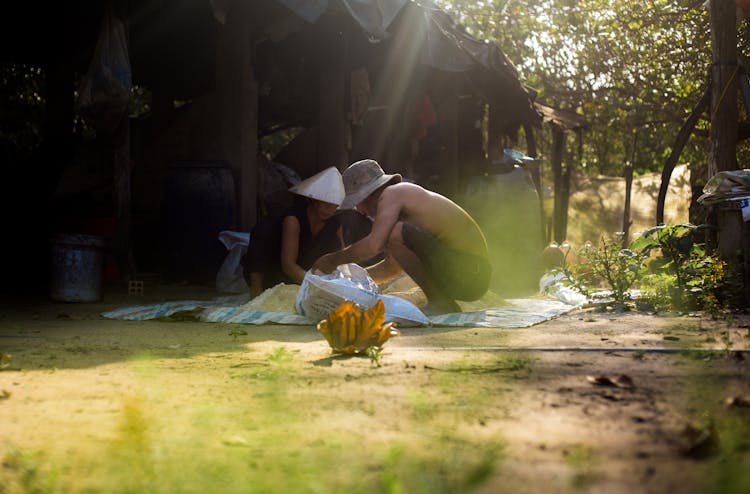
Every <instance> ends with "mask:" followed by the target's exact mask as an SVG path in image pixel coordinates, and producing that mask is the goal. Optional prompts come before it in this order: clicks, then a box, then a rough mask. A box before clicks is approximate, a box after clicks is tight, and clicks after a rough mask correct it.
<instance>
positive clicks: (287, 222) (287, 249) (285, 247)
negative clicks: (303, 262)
mask: <svg viewBox="0 0 750 494" xmlns="http://www.w3.org/2000/svg"><path fill="white" fill-rule="evenodd" d="M299 232H300V224H299V221H298V220H297V218H296V217H294V216H287V217H285V218H284V221H283V222H282V223H281V270H282V271H283V272H284V274H286V275H287V276H288V277H289V278H290V279H291V280H292V281H294V282H295V283H298V284H301V283H302V280H303V278H304V277H305V270H304V269H302V266H300V265H299V264H297V256H298V255H299Z"/></svg>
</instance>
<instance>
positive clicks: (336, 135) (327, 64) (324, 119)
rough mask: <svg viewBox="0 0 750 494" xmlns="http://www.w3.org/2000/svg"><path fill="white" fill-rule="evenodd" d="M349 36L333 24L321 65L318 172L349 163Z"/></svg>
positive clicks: (329, 30)
mask: <svg viewBox="0 0 750 494" xmlns="http://www.w3.org/2000/svg"><path fill="white" fill-rule="evenodd" d="M346 52H347V47H346V37H345V36H344V34H343V33H342V32H341V30H340V28H338V29H337V27H336V26H335V25H334V24H333V22H331V23H330V26H328V29H326V39H325V54H324V55H323V56H322V57H321V64H320V75H319V77H320V92H319V101H320V105H319V107H320V110H319V113H318V129H320V131H319V132H318V169H319V170H322V169H324V168H327V167H329V166H335V167H338V169H339V170H343V169H344V168H346V166H347V165H348V164H349V153H348V149H347V136H348V129H347V121H346V94H347V91H346V89H347V88H346V80H347V75H348V73H347V71H346Z"/></svg>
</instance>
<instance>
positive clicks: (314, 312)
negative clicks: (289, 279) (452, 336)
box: [295, 264, 429, 326]
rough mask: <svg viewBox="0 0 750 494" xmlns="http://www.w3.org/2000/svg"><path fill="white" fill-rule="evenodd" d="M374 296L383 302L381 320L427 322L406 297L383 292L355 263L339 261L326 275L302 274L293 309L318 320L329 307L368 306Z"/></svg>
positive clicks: (406, 322)
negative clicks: (349, 304) (339, 263)
mask: <svg viewBox="0 0 750 494" xmlns="http://www.w3.org/2000/svg"><path fill="white" fill-rule="evenodd" d="M378 299H382V300H383V304H384V305H385V321H386V322H391V321H392V322H396V323H397V324H401V325H404V326H409V325H412V326H414V325H420V324H429V319H427V316H425V315H424V314H423V313H422V311H420V310H419V308H417V306H416V305H414V304H412V303H411V302H409V301H408V300H405V299H402V298H399V297H394V296H390V295H383V294H381V292H380V289H379V288H378V285H377V284H376V283H375V281H373V279H372V278H370V276H369V275H368V274H367V271H366V270H365V269H364V268H362V267H361V266H359V265H357V264H342V265H340V266H339V267H338V268H337V269H336V271H334V272H333V273H331V274H326V275H316V274H312V273H311V272H310V271H308V272H307V273H305V278H304V279H303V280H302V286H300V289H299V291H298V292H297V300H296V301H295V308H296V309H297V312H298V313H300V314H302V315H303V316H305V317H308V318H310V319H313V320H316V321H319V320H323V319H326V318H327V317H328V315H329V314H330V313H331V312H333V310H334V309H335V308H336V307H338V306H339V305H341V304H342V303H344V302H345V301H347V300H349V301H352V302H354V303H356V304H358V305H360V306H361V307H364V308H366V309H369V308H370V307H372V306H373V305H375V304H376V303H377V301H378Z"/></svg>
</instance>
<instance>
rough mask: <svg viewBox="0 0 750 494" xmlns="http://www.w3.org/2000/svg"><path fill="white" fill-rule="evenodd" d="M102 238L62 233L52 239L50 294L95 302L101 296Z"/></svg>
mask: <svg viewBox="0 0 750 494" xmlns="http://www.w3.org/2000/svg"><path fill="white" fill-rule="evenodd" d="M102 247H104V239H103V238H102V237H99V236H96V235H82V234H61V235H58V236H57V237H55V238H54V239H52V266H51V276H50V298H51V299H52V300H57V301H60V302H95V301H97V300H99V299H101V296H102V266H103V259H104V256H103V252H102Z"/></svg>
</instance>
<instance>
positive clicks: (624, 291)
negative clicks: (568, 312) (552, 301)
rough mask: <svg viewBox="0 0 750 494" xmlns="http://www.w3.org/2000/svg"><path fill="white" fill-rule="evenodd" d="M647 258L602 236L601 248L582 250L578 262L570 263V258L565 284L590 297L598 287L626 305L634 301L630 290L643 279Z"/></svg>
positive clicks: (564, 271) (589, 246)
mask: <svg viewBox="0 0 750 494" xmlns="http://www.w3.org/2000/svg"><path fill="white" fill-rule="evenodd" d="M644 259H645V256H643V255H642V254H640V253H638V252H635V251H633V250H631V249H623V248H621V247H620V245H619V244H617V243H616V242H615V241H613V240H608V239H607V238H605V237H601V239H600V240H599V244H598V245H594V244H591V243H587V244H586V245H584V246H583V247H582V248H581V249H580V250H578V252H577V256H576V260H575V262H570V261H569V260H568V256H567V255H566V257H565V262H564V263H563V266H562V268H561V269H560V270H561V271H562V272H563V273H564V275H565V276H564V279H565V283H567V284H569V285H571V286H573V287H575V288H576V289H578V290H579V291H581V292H582V293H584V294H586V295H587V296H590V295H591V291H592V289H594V288H600V289H605V290H609V291H610V295H611V297H612V298H613V299H614V301H615V302H616V303H620V304H624V303H625V302H626V301H628V300H629V299H630V293H629V290H630V289H631V288H632V287H633V286H634V285H635V283H636V282H637V281H638V279H639V278H640V272H641V268H642V266H643V260H644Z"/></svg>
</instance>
